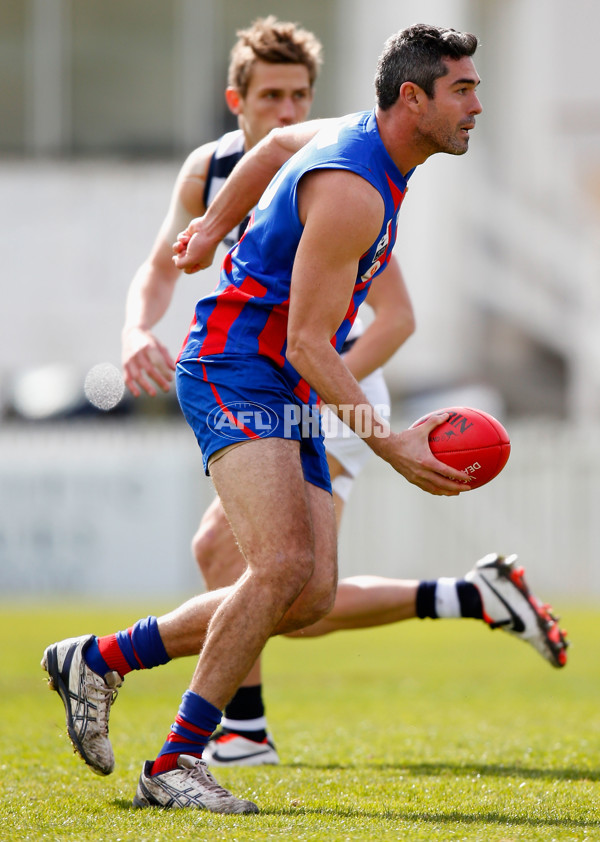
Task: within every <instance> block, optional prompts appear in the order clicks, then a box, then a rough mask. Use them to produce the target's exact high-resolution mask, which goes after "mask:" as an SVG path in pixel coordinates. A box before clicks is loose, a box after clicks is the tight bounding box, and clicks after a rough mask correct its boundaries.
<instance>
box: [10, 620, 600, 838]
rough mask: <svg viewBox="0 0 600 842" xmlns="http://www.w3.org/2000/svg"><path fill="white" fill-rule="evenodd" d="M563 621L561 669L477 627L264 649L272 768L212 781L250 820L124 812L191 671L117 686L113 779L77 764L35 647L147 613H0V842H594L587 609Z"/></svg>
mask: <svg viewBox="0 0 600 842" xmlns="http://www.w3.org/2000/svg"><path fill="white" fill-rule="evenodd" d="M561 608H562V609H563V610H562V616H563V623H564V625H566V627H567V628H568V629H569V634H570V637H571V639H572V641H573V646H572V648H571V650H570V652H569V655H570V662H569V665H568V666H567V667H566V668H565V669H564V670H554V669H552V668H551V667H550V666H549V665H548V664H547V663H546V662H544V661H542V659H541V658H540V657H539V656H538V655H537V654H536V653H535V652H534V651H533V650H532V649H530V648H529V647H527V646H524V645H523V644H522V643H520V642H519V641H515V640H513V639H511V638H510V637H509V636H508V635H506V634H504V633H502V632H494V633H492V632H490V631H489V629H487V628H486V627H485V626H484V625H483V624H480V623H477V622H475V621H438V622H433V621H427V622H420V621H414V620H413V621H411V622H408V623H403V624H399V625H396V626H388V627H386V628H380V629H372V630H368V631H361V632H348V633H345V634H337V635H332V636H330V637H328V638H321V639H314V640H310V641H298V640H280V639H277V640H274V641H272V642H271V643H270V644H269V647H268V650H267V655H266V659H265V684H266V692H267V704H268V715H269V720H270V724H271V729H272V731H273V735H274V737H275V739H276V743H277V747H278V750H279V752H280V755H281V757H282V765H280V766H278V767H263V768H259V769H254V770H253V769H237V770H233V769H227V770H225V771H221V770H219V772H218V774H217V777H218V779H219V781H220V782H221V783H223V784H224V785H226V786H228V787H229V788H230V789H232V790H234V791H235V793H236V794H238V795H243V796H244V797H249V798H252V799H253V800H255V801H256V802H257V803H258V805H259V806H260V808H261V813H260V814H259V815H258V816H240V817H234V816H232V817H230V816H216V815H213V814H208V813H205V812H196V811H173V812H163V811H159V810H134V809H133V808H132V807H131V799H132V797H133V795H134V792H135V787H136V784H137V779H138V775H139V772H140V769H141V765H142V762H143V760H144V759H146V758H150V757H154V756H155V755H156V752H157V751H158V749H159V748H160V746H161V745H162V743H163V741H164V738H165V736H166V734H167V732H168V729H169V726H170V724H171V722H172V720H173V717H174V715H175V712H176V710H177V707H178V705H179V701H180V698H181V694H182V692H183V690H184V689H185V687H186V685H187V681H188V678H189V676H190V675H191V671H192V667H193V662H192V661H191V660H182V661H178V662H174V663H171V664H168V665H167V666H166V667H162V668H160V669H156V670H154V671H150V672H147V673H135V674H132V675H131V676H128V677H127V679H126V682H125V685H124V687H123V689H122V691H121V694H120V696H119V698H118V700H117V702H116V705H115V707H114V708H113V712H112V717H111V737H112V741H113V745H114V748H115V755H116V759H117V768H116V770H115V773H114V774H113V775H111V776H110V777H108V778H99V777H97V776H96V775H94V774H92V773H91V772H90V771H89V770H88V769H87V767H85V766H84V765H83V763H82V762H81V761H80V760H79V758H78V757H76V756H75V755H73V753H72V751H71V748H70V743H69V741H68V738H67V736H66V732H65V728H64V715H63V707H62V703H61V702H60V699H59V697H58V695H57V694H55V693H50V692H48V690H47V689H46V686H45V681H44V673H43V672H42V670H41V669H40V667H39V661H40V658H41V655H42V651H43V649H44V646H45V645H46V644H48V643H51V642H52V641H54V640H57V639H60V638H62V637H67V636H71V635H77V634H82V633H84V632H88V631H93V632H95V633H97V634H104V633H107V632H110V631H115V630H116V629H118V628H124V627H125V626H126V625H129V624H130V623H131V622H132V621H134V620H136V619H137V618H138V616H143V615H144V614H147V613H148V612H149V610H151V611H152V612H153V613H160V610H161V607H160V606H145V609H144V611H143V612H140V611H138V610H136V609H133V610H131V609H129V610H122V609H119V610H112V611H110V612H109V611H105V610H100V609H98V608H94V607H89V608H82V607H80V608H79V610H73V609H66V610H58V609H44V608H41V607H39V606H31V607H29V608H24V607H15V606H9V605H4V606H3V611H2V613H1V619H0V631H1V639H2V646H1V650H0V651H1V653H2V654H1V657H0V665H1V670H0V722H1V731H0V740H1V759H0V768H1V774H0V839H2V840H5V839H10V840H37V839H45V840H53V839H74V840H92V839H94V840H106V839H111V840H136V842H142V840H148V841H150V840H152V842H154V841H155V840H176V839H177V840H179V839H184V840H186V839H190V840H192V839H194V840H211V841H212V840H271V839H277V840H290V839H292V840H298V842H299V840H323V842H337V840H340V842H341V840H367V839H369V840H388V839H390V840H392V839H393V840H485V842H500V841H501V840H502V842H508V840H524V839H527V840H543V842H550V840H561V841H562V840H578V841H579V840H600V709H599V706H600V701H599V700H600V658H599V655H600V643H599V639H598V638H599V633H600V610H596V611H593V610H585V611H584V610H579V609H576V608H572V609H571V610H570V611H566V612H565V611H564V606H561Z"/></svg>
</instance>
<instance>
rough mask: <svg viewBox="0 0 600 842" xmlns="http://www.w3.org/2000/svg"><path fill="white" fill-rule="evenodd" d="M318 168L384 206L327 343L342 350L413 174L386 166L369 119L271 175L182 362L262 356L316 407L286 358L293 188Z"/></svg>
mask: <svg viewBox="0 0 600 842" xmlns="http://www.w3.org/2000/svg"><path fill="white" fill-rule="evenodd" d="M316 169H343V170H349V171H351V172H355V173H357V174H358V175H360V176H362V177H363V178H364V179H366V180H367V181H368V182H369V183H370V184H372V185H373V186H374V187H375V188H376V189H377V190H378V192H379V193H380V195H381V197H382V199H383V201H384V207H385V210H384V219H383V223H382V226H381V230H380V232H379V235H378V236H377V238H376V239H375V240H374V242H373V243H372V245H371V246H370V248H369V249H368V250H367V251H366V252H365V253H364V254H363V256H362V257H361V259H360V261H359V264H358V272H357V277H356V282H355V286H354V293H353V296H352V299H351V302H350V305H349V307H348V310H347V312H346V315H345V317H344V319H343V321H342V323H341V325H340V326H339V328H338V330H337V331H336V333H335V334H334V336H333V337H332V338H331V344H332V345H333V346H334V348H335V349H336V350H337V351H338V352H339V351H340V350H341V348H342V346H343V344H344V340H345V339H346V337H347V335H348V333H349V331H350V329H351V327H352V324H353V322H354V320H355V318H356V313H357V311H358V308H359V306H360V304H361V303H362V302H363V301H364V299H365V297H366V295H367V292H368V290H369V286H370V284H371V280H372V278H374V277H375V276H376V275H378V274H379V273H380V272H381V271H383V269H384V268H385V266H386V265H387V263H388V261H389V259H390V257H391V254H392V249H393V246H394V243H395V241H396V232H397V217H398V211H399V210H400V205H401V204H402V200H403V199H404V196H405V193H406V190H407V181H408V178H409V177H410V175H411V174H412V171H411V172H409V173H408V174H407V175H406V176H403V175H402V173H401V172H400V171H399V170H398V168H397V167H396V165H395V164H394V162H393V161H392V159H391V157H390V156H389V154H388V152H387V150H386V148H385V146H384V145H383V142H382V140H381V138H380V136H379V130H378V128H377V121H376V119H375V114H374V112H360V113H358V114H353V115H350V116H348V117H343V118H341V119H340V120H337V121H335V123H334V124H333V125H329V126H328V127H327V128H326V129H324V130H322V131H321V132H319V133H318V134H317V135H316V136H315V137H314V138H313V139H312V140H311V141H310V143H308V144H307V145H306V146H305V147H304V148H303V149H301V150H300V151H299V152H298V153H296V155H294V156H293V157H292V158H290V160H289V161H288V162H287V163H286V164H285V165H284V166H283V167H282V168H281V169H280V170H279V172H278V173H277V174H276V175H275V177H274V178H273V180H272V181H271V183H270V185H269V186H268V187H267V189H266V190H265V192H264V193H263V195H262V197H261V199H260V201H259V203H258V205H257V207H256V208H255V210H254V211H253V214H252V217H251V221H250V224H249V226H248V228H247V229H246V232H245V234H244V236H243V237H242V239H241V240H240V242H239V243H238V244H237V245H236V246H234V247H233V248H232V249H231V250H230V251H229V253H228V254H227V255H226V257H225V260H224V261H223V266H222V268H221V276H220V281H219V284H218V286H217V287H216V289H215V290H214V291H213V292H212V293H210V294H209V295H207V296H205V297H204V298H202V299H200V301H199V302H198V304H197V305H196V312H195V316H194V320H193V321H192V326H191V328H190V332H189V334H188V336H187V337H186V340H185V342H184V345H183V348H182V350H181V353H180V356H179V359H180V360H198V359H199V358H201V357H204V356H210V355H213V354H228V355H230V354H234V355H235V354H244V355H246V354H261V355H264V356H266V357H268V358H269V359H271V360H272V361H273V362H274V363H275V364H276V365H277V366H279V367H280V368H281V369H282V372H283V374H284V375H285V377H286V379H287V380H288V383H289V385H290V388H291V389H292V391H293V392H294V394H295V395H296V396H297V397H298V398H299V399H300V400H301V401H304V402H306V403H312V402H314V401H315V400H316V395H315V393H314V391H313V390H312V389H310V387H309V386H308V384H307V383H306V381H305V380H304V379H303V378H302V377H301V376H300V375H299V373H298V372H297V371H296V370H295V369H294V367H293V366H292V365H291V364H290V363H289V361H288V360H287V358H286V345H287V320H288V308H289V297H290V284H291V276H292V268H293V264H294V258H295V254H296V249H297V247H298V243H299V241H300V237H301V236H302V224H301V222H300V219H299V216H298V202H297V188H298V183H299V182H300V179H301V178H302V176H304V175H305V174H306V173H308V172H310V171H313V170H316ZM324 247H326V244H324ZM249 385H250V384H249Z"/></svg>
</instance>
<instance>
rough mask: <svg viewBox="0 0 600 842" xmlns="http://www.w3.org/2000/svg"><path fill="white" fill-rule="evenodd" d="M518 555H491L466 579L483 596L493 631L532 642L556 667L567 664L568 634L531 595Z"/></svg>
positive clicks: (485, 617) (482, 600) (484, 614)
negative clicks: (516, 563)
mask: <svg viewBox="0 0 600 842" xmlns="http://www.w3.org/2000/svg"><path fill="white" fill-rule="evenodd" d="M516 560H517V556H516V555H510V556H507V557H506V558H504V557H503V556H501V555H496V554H495V553H491V554H490V555H486V556H485V557H484V558H482V559H481V560H480V561H478V562H477V564H476V565H475V567H474V568H473V570H471V571H470V572H469V573H467V575H466V576H465V579H466V581H467V582H471V583H472V584H473V585H475V587H476V588H477V590H478V591H479V594H480V596H481V603H482V606H483V619H484V620H485V622H486V623H487V624H488V625H489V626H490V628H492V629H502V630H503V631H506V632H509V634H513V635H515V636H516V637H518V638H520V639H521V640H524V641H525V642H526V643H530V644H531V645H532V646H533V647H534V648H535V649H537V651H538V652H539V653H540V655H542V657H544V658H545V659H546V660H547V661H549V662H550V663H551V664H552V666H553V667H564V666H565V664H566V663H567V646H568V645H569V642H568V640H567V639H566V632H565V631H563V630H562V629H561V628H560V626H559V625H558V618H557V617H555V616H554V615H553V614H552V610H551V608H550V606H548V605H544V604H542V603H541V602H539V600H538V599H536V597H535V596H534V595H533V594H532V593H531V591H530V590H529V587H528V586H527V583H526V581H525V571H524V569H523V568H522V567H516V566H515V562H516Z"/></svg>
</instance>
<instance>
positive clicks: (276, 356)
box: [258, 298, 290, 366]
mask: <svg viewBox="0 0 600 842" xmlns="http://www.w3.org/2000/svg"><path fill="white" fill-rule="evenodd" d="M289 306H290V299H289V298H288V299H287V301H283V302H282V303H281V304H276V305H275V306H274V307H273V309H272V310H271V312H270V314H269V318H268V319H267V321H266V324H265V326H264V327H263V329H262V330H261V332H260V333H259V335H258V353H259V354H264V355H265V356H266V357H270V358H271V359H272V360H274V362H276V363H277V365H278V366H283V364H284V363H285V359H284V356H283V353H282V351H283V346H284V345H285V340H286V339H287V325H288V313H289Z"/></svg>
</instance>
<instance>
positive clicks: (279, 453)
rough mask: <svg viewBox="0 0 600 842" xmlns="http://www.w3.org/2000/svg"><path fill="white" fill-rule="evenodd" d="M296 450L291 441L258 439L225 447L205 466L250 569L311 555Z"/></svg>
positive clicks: (307, 514) (306, 498)
mask: <svg viewBox="0 0 600 842" xmlns="http://www.w3.org/2000/svg"><path fill="white" fill-rule="evenodd" d="M299 451H300V446H299V443H298V442H296V441H291V440H289V439H279V438H265V439H259V440H255V441H251V442H247V443H246V444H244V445H242V446H240V447H237V448H235V449H233V450H230V451H229V452H227V453H226V454H225V455H224V456H223V457H222V458H221V459H218V460H217V461H216V462H215V463H214V464H213V465H212V466H211V476H212V479H213V482H214V484H215V487H216V489H217V493H218V494H219V497H220V499H221V503H222V505H223V508H224V510H225V513H226V515H227V518H228V520H229V523H230V525H231V528H232V530H233V533H234V535H235V537H236V540H237V542H238V544H239V546H240V549H241V550H242V553H243V555H244V557H245V560H246V563H247V564H248V565H249V566H250V567H251V568H252V569H255V570H256V569H260V567H261V566H263V565H264V564H271V563H274V562H276V561H277V560H281V561H284V559H286V560H287V559H289V558H293V557H294V556H297V557H299V558H301V559H302V560H304V561H305V560H306V558H307V557H312V556H314V531H313V523H312V512H311V508H310V503H309V496H308V493H307V485H308V484H307V483H306V482H305V480H304V475H303V471H302V464H301V461H300V452H299ZM323 493H326V492H323Z"/></svg>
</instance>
